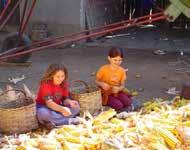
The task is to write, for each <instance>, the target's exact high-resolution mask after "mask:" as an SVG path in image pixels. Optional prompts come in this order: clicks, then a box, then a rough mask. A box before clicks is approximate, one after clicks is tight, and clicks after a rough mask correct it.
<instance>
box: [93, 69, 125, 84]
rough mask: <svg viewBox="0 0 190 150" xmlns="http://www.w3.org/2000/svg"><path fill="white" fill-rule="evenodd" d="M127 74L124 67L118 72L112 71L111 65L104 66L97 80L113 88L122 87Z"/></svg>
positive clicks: (99, 71) (97, 75)
mask: <svg viewBox="0 0 190 150" xmlns="http://www.w3.org/2000/svg"><path fill="white" fill-rule="evenodd" d="M126 78H127V77H126V72H125V70H124V69H123V68H122V67H120V66H119V67H118V69H116V70H114V71H113V70H111V68H110V66H109V65H104V66H102V67H101V68H100V69H99V70H98V72H97V74H96V79H97V80H99V81H103V82H105V83H107V84H109V85H111V86H120V85H121V84H122V83H123V82H124V81H125V80H126Z"/></svg>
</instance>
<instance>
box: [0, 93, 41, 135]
mask: <svg viewBox="0 0 190 150" xmlns="http://www.w3.org/2000/svg"><path fill="white" fill-rule="evenodd" d="M9 91H11V90H9ZM14 91H19V92H22V93H23V96H21V97H20V98H19V99H16V100H9V99H7V98H6V97H5V96H4V95H5V93H7V92H8V91H6V92H4V93H3V94H1V95H0V130H1V131H2V132H3V133H8V134H13V133H25V132H28V131H31V130H32V129H36V128H38V122H37V118H36V106H35V102H34V100H32V99H31V98H29V97H27V96H26V94H25V92H23V91H21V90H14Z"/></svg>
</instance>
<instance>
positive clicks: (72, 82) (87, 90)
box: [71, 80, 90, 93]
mask: <svg viewBox="0 0 190 150" xmlns="http://www.w3.org/2000/svg"><path fill="white" fill-rule="evenodd" d="M76 83H80V84H82V85H84V86H85V89H86V92H87V93H89V92H90V87H89V85H88V84H87V83H86V82H85V81H83V80H74V81H71V85H74V84H76Z"/></svg>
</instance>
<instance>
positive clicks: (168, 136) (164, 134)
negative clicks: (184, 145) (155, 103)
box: [156, 127, 181, 149]
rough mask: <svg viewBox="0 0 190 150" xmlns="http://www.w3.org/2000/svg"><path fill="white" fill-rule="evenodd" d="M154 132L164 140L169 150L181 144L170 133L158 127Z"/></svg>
mask: <svg viewBox="0 0 190 150" xmlns="http://www.w3.org/2000/svg"><path fill="white" fill-rule="evenodd" d="M156 130H157V131H158V132H159V134H160V135H161V136H162V137H163V138H164V140H165V141H166V143H167V144H168V145H169V147H170V148H172V149H175V148H176V146H177V145H180V144H181V142H180V141H179V140H178V139H177V138H176V137H175V136H174V135H173V134H172V133H171V132H170V131H168V130H166V129H163V128H160V127H157V128H156Z"/></svg>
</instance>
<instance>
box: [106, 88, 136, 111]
mask: <svg viewBox="0 0 190 150" xmlns="http://www.w3.org/2000/svg"><path fill="white" fill-rule="evenodd" d="M131 104H132V99H131V97H130V96H128V95H127V94H126V93H124V92H120V93H118V94H117V95H115V96H114V95H110V96H109V98H108V103H107V105H108V106H110V107H112V108H114V109H115V110H117V111H122V110H123V109H125V108H127V107H129V106H131Z"/></svg>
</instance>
